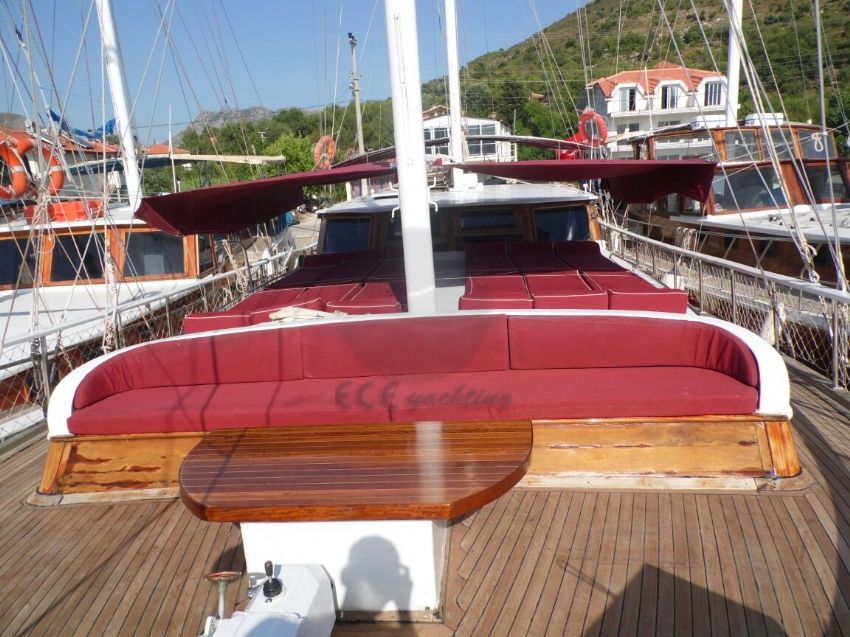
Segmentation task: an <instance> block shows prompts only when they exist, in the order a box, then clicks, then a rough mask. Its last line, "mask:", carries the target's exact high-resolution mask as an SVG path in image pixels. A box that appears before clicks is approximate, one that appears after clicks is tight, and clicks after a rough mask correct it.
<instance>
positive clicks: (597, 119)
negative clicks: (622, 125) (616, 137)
mask: <svg viewBox="0 0 850 637" xmlns="http://www.w3.org/2000/svg"><path fill="white" fill-rule="evenodd" d="M591 121H592V122H593V126H591V125H590V122H591ZM594 128H595V129H596V130H595V131H594V130H593V129H594ZM576 137H581V139H576V140H575V141H577V142H579V143H582V144H587V145H588V146H594V147H595V146H599V145H601V144H604V143H605V140H606V139H608V125H607V124H606V123H605V118H604V117H602V115H600V114H599V113H597V112H596V111H594V110H590V109H588V110H586V111H584V112H583V113H582V114H581V115H580V116H579V118H578V132H577V133H576Z"/></svg>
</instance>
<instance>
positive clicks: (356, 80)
mask: <svg viewBox="0 0 850 637" xmlns="http://www.w3.org/2000/svg"><path fill="white" fill-rule="evenodd" d="M348 43H349V44H350V45H351V93H352V95H353V96H354V122H355V123H356V125H357V154H358V155H363V154H365V153H366V145H365V144H364V143H363V113H362V111H361V110H360V72H359V71H358V69H357V38H356V37H354V34H353V33H351V32H350V31H349V33H348ZM346 191H347V192H351V186H350V185H348V184H346ZM368 193H369V182H368V181H367V180H366V179H361V180H360V195H361V196H362V195H366V194H368ZM350 198H351V197H349V199H350Z"/></svg>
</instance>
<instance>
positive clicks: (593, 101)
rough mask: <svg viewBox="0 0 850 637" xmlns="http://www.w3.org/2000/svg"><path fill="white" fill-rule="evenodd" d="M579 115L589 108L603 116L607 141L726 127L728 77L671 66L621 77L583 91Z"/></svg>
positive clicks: (625, 73)
mask: <svg viewBox="0 0 850 637" xmlns="http://www.w3.org/2000/svg"><path fill="white" fill-rule="evenodd" d="M577 106H578V108H579V110H580V111H581V110H584V108H586V107H590V108H592V109H594V110H595V111H596V112H597V113H599V114H600V115H603V116H604V117H605V119H606V123H607V125H608V134H609V140H610V141H612V142H613V145H614V146H615V148H612V150H616V141H617V139H622V138H623V137H624V136H626V135H628V134H629V133H635V132H643V133H645V132H649V131H651V130H657V129H659V128H666V127H669V126H681V125H683V124H691V123H694V122H696V123H697V125H701V126H712V125H717V124H721V123H722V122H723V121H724V113H725V111H726V76H725V75H724V74H722V73H719V72H717V71H706V70H703V69H691V68H688V67H685V66H679V65H677V64H671V63H670V62H659V63H658V64H656V65H655V66H654V67H652V68H646V69H638V70H633V71H620V72H619V73H616V74H614V75H609V76H608V77H603V78H600V79H598V80H594V81H593V82H591V83H590V84H588V85H587V86H586V87H585V91H584V92H583V94H582V96H581V99H580V100H577Z"/></svg>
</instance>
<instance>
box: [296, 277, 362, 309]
mask: <svg viewBox="0 0 850 637" xmlns="http://www.w3.org/2000/svg"><path fill="white" fill-rule="evenodd" d="M361 287H362V285H360V284H359V283H335V284H330V285H313V286H310V287H309V288H305V289H304V291H303V292H302V293H301V296H299V300H300V299H313V300H315V301H316V302H317V303H318V308H317V309H319V310H322V311H328V312H332V311H333V309H332V308H328V304H333V303H336V302H338V301H342V300H343V299H348V298H351V297H352V296H354V295H355V294H357V292H359V291H360V288H361Z"/></svg>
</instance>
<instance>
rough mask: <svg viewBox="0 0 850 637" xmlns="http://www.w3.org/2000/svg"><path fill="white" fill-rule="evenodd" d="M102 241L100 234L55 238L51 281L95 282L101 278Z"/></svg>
mask: <svg viewBox="0 0 850 637" xmlns="http://www.w3.org/2000/svg"><path fill="white" fill-rule="evenodd" d="M103 254H104V241H103V235H101V234H76V235H65V236H59V237H56V243H55V244H54V246H53V263H52V265H51V267H50V280H51V281H76V280H77V279H78V278H79V279H81V280H86V279H89V280H96V279H102V278H103Z"/></svg>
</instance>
